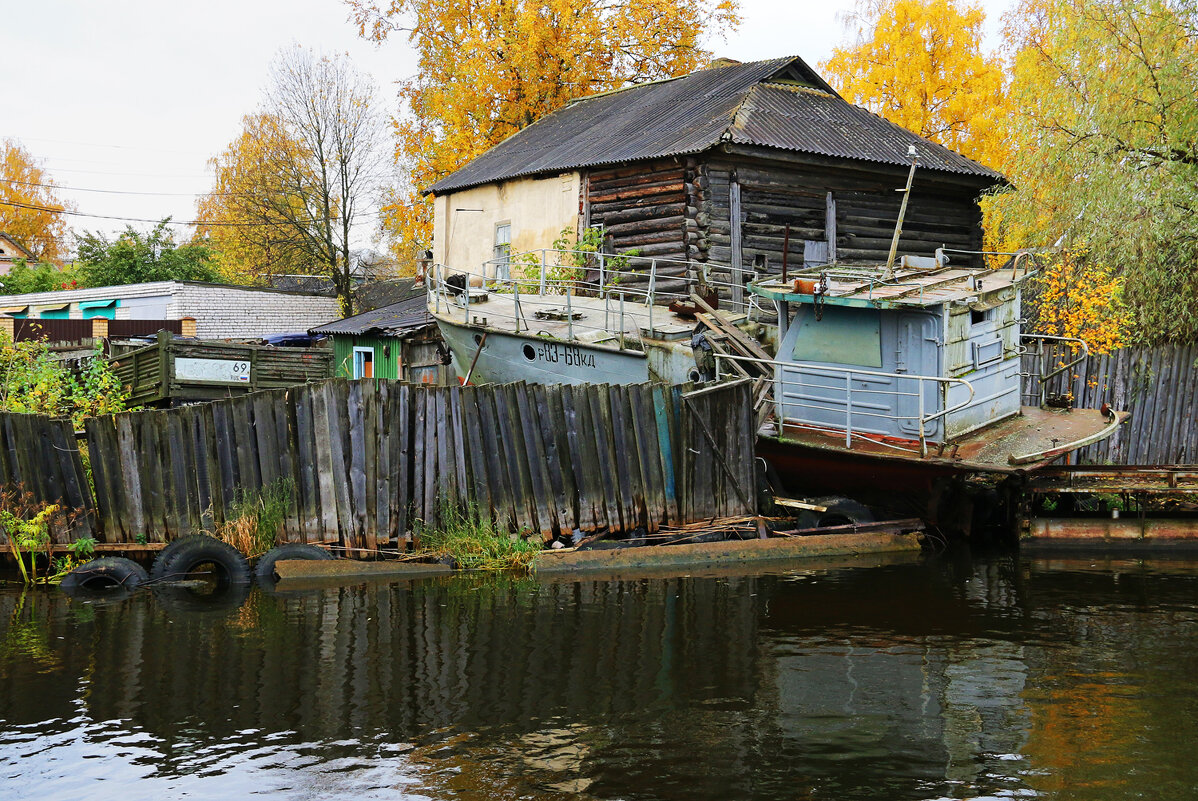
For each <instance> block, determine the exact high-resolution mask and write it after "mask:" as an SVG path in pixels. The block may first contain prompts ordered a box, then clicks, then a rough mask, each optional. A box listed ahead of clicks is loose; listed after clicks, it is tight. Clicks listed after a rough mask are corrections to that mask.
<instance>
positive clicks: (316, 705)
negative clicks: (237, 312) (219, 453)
mask: <svg viewBox="0 0 1198 801" xmlns="http://www.w3.org/2000/svg"><path fill="white" fill-rule="evenodd" d="M225 600H226V602H225V603H223V604H217V605H215V606H206V605H204V604H202V603H199V602H198V601H197V600H196V599H194V598H190V597H188V596H187V595H186V594H185V593H178V592H176V593H173V594H168V593H165V592H161V591H160V592H158V593H154V592H150V591H142V592H139V593H136V594H134V595H132V596H130V597H127V598H124V599H112V600H109V601H107V602H104V603H92V602H82V601H79V600H76V599H71V598H68V597H66V596H65V595H64V594H63V593H61V592H59V591H53V592H40V591H39V592H29V593H24V594H22V593H21V592H20V591H18V590H15V589H4V590H0V635H2V636H0V799H5V801H15V800H16V799H27V798H28V799H38V800H39V801H53V800H55V799H71V800H72V801H78V800H79V799H118V801H135V800H136V799H154V800H155V801H162V800H163V799H175V798H188V799H220V800H221V801H233V799H241V798H246V797H250V796H252V795H258V796H260V797H266V798H270V799H333V798H352V799H376V798H377V799H396V798H412V799H423V798H431V799H441V798H462V799H554V798H583V799H714V800H716V801H730V800H731V799H742V798H745V799H837V801H844V800H845V799H871V800H873V799H964V798H1053V799H1058V798H1059V799H1125V798H1151V799H1185V798H1198V700H1196V693H1195V683H1196V679H1198V647H1196V646H1198V563H1188V562H1180V561H1175V562H1137V561H1103V560H1070V561H1055V562H1054V561H1046V560H1035V559H1027V558H1019V557H1014V556H1002V557H992V558H977V559H970V558H966V557H957V558H947V557H939V558H925V559H919V560H912V561H906V562H901V563H893V564H881V565H871V566H866V565H865V563H864V562H862V561H860V560H859V561H856V562H852V561H846V562H843V563H840V564H837V563H823V562H821V563H806V564H802V565H798V566H790V567H786V568H771V569H769V570H768V571H764V572H759V573H754V574H745V573H743V572H741V573H727V574H722V573H707V574H694V575H689V576H676V575H675V576H656V575H645V576H635V577H630V576H624V577H597V578H586V579H582V580H545V579H542V580H536V579H506V578H495V577H481V578H474V577H454V578H450V579H436V580H426V581H418V582H415V583H404V584H382V583H376V584H363V585H360V586H352V587H339V588H324V589H320V588H315V589H305V590H299V591H295V592H285V593H284V592H277V591H276V592H273V593H267V592H263V591H261V590H258V589H254V590H253V591H252V592H250V593H249V594H248V597H245V598H244V601H242V598H240V597H231V598H228V599H225Z"/></svg>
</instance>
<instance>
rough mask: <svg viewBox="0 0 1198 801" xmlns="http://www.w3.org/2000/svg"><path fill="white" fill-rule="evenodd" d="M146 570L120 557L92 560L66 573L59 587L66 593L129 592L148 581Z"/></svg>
mask: <svg viewBox="0 0 1198 801" xmlns="http://www.w3.org/2000/svg"><path fill="white" fill-rule="evenodd" d="M149 579H150V577H149V575H147V574H146V569H145V568H144V567H142V566H141V565H139V564H138V563H137V562H134V561H133V560H132V559H125V558H124V557H120V556H102V557H100V558H99V559H92V560H91V561H90V562H85V563H83V564H81V565H79V567H77V568H75V569H74V570H72V571H71V572H70V573H67V574H66V575H65V576H64V577H63V579H62V583H61V584H60V585H59V586H60V587H62V589H64V590H66V591H67V592H75V591H76V590H110V589H116V588H118V587H121V588H124V589H127V590H131V589H133V588H134V587H137V586H139V585H141V584H144V583H146V582H147V581H149Z"/></svg>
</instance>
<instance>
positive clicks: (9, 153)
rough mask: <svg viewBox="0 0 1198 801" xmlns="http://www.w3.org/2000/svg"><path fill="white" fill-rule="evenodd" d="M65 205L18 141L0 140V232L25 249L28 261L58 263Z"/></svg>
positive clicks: (63, 244)
mask: <svg viewBox="0 0 1198 801" xmlns="http://www.w3.org/2000/svg"><path fill="white" fill-rule="evenodd" d="M70 208H71V207H70V205H69V204H67V203H64V202H63V201H62V200H60V199H59V197H58V193H57V192H56V191H55V190H54V181H53V179H52V178H50V176H49V175H47V174H46V171H45V170H44V169H42V168H41V166H39V165H38V163H37V160H36V159H35V158H34V157H33V156H32V155H31V154H30V153H29V151H27V150H26V149H25V148H23V147H22V146H21V144H20V143H19V142H15V141H13V140H11V139H5V140H4V142H3V143H0V231H2V232H4V233H6V234H8V235H9V236H11V237H12V238H13V239H15V240H16V242H17V244H18V245H20V246H21V247H23V248H25V249H26V250H28V251H29V254H30V257H31V258H30V263H31V264H32V263H36V262H52V263H55V264H61V262H62V259H63V258H64V257H65V256H66V255H67V246H66V236H67V224H66V218H65V216H64V215H63V214H62V213H61V212H63V211H64V210H69V209H70Z"/></svg>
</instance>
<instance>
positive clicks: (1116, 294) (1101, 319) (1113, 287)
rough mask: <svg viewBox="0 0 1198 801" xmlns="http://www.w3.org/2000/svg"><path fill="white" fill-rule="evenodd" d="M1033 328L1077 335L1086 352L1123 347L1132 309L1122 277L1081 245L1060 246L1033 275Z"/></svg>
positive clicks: (1070, 335)
mask: <svg viewBox="0 0 1198 801" xmlns="http://www.w3.org/2000/svg"><path fill="white" fill-rule="evenodd" d="M1033 281H1034V283H1033V285H1032V287H1031V288H1032V295H1033V296H1034V297H1035V301H1036V311H1037V317H1038V319H1037V325H1036V329H1037V332H1038V333H1042V334H1052V335H1054V336H1062V337H1077V338H1079V339H1083V340H1085V341H1086V344H1088V345H1089V346H1090V352H1091V353H1109V352H1110V351H1112V350H1115V349H1117V348H1121V347H1123V346H1124V345H1125V344H1127V343H1126V341H1125V336H1126V332H1127V329H1128V324H1129V322H1130V318H1131V315H1130V314H1129V313H1128V309H1127V307H1126V305H1125V304H1124V300H1123V278H1122V277H1120V276H1119V275H1118V274H1117V273H1116V271H1115V270H1114V269H1113V268H1112V267H1111V266H1110V265H1107V264H1103V263H1102V262H1101V261H1099V260H1097V259H1094V258H1093V257H1092V256H1091V254H1090V253H1088V252H1087V251H1086V250H1085V249H1084V248H1081V249H1076V250H1066V251H1062V252H1061V253H1060V254H1058V255H1057V256H1056V257H1055V258H1053V259H1052V260H1050V261H1049V262H1048V263H1047V264H1045V265H1043V266H1042V269H1041V271H1040V272H1039V273H1038V274H1037V275H1036V276H1035V277H1034V279H1033Z"/></svg>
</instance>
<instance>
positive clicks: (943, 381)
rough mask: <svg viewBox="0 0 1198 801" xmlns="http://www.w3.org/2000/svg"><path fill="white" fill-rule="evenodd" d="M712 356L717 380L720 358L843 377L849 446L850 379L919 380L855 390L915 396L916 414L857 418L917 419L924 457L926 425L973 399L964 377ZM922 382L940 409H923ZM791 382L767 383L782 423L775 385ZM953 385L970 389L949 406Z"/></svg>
mask: <svg viewBox="0 0 1198 801" xmlns="http://www.w3.org/2000/svg"><path fill="white" fill-rule="evenodd" d="M715 358H716V379H717V380H718V379H719V378H720V361H721V360H727V361H731V362H736V363H742V364H753V365H755V366H757V367H758V369H761V368H764V367H767V366H768V367H769V368H770V372H772V373H773V374H774V375H775V376H783V375H785V374H784V372H783V371H782V370H780V369H778V368H789V369H795V368H798V369H800V370H803V371H804V372H807V373H809V374H814V375H816V376H821V375H822V376H825V377H830V378H835V379H837V380H843V381H844V388H845V429H844V430H845V447H852V445H853V433H854V432H853V415H854V412H853V392H854V390H853V386H852V382H853V381H854V380H863V379H870V378H873V379H892V378H902V379H910V380H914V381H916V382H918V384H917V389H916V390H915V391H914V392H902V391H899V390H897V389H895V390H888V389H858V390H856V391H857V392H858V393H865V394H869V395H888V396H892V397H895V398H900V397H914V398H917V399H918V401H919V413H918V414H917V415H900V414H881V413H878V412H865V411H858V412H857V413H856V414H857V416H859V417H880V418H884V419H888V420H915V421H918V422H919V449H920V455H922V456H927V452H928V445H927V428H928V426H929V425H930V424H931V423H933V422H935V421H936V420H938V419H941V418H944V417H947V416H948V415H950V414H952V413H953V412H957V411H960V410H961V409H964V408H966V407H967V406H969V404H970V403H972V402H973V399H974V396H975V392H974V388H973V384H971V383H970V382H969V381H966V380H965V379H963V378H944V377H942V376H926V375H915V374H912V373H887V372H883V371H880V370H858V369H856V368H852V367H829V366H827V365H822V364H808V363H805V362H783V361H778V360H774V359H768V360H767V359H759V358H756V357H752V356H739V355H735V354H730V353H716V354H715ZM763 372H764V370H763ZM925 382H931V383H933V384H935V385H936V386H937V387H938V390H939V394H940V401H941V406H943V407H944V408H942V409H941V410H940V411H937V412H932V413H928V412H926V411H925V409H924V383H925ZM793 383H794V382H790V381H787V380H786V379H785V378H781V377H775V378H773V379H772V380H771V382H770V385H769V392H770V393H771V394H773V395H775V397H773V398H772V400H773V403H774V404H775V406H777V407H779V410H778V412H777V416H778V419H779V422H780V423H785V422H786V421H787V420H786V418H785V416H784V415H783V414H782V413H781V408H780V407H781V403H782V401H781V400H780V399H779V398H778V397H776V396H777V395H778V394H779V393H777V392H776V391H775V385H781V387H782V392H783V393H785V388H786V385H787V384H793ZM954 384H956V385H959V386H963V387H965V388H966V389H967V390H969V397H968V398H966V399H965V400H963V401H961V402H959V403H956V404H954V405H952V406H949V405H948V391H949V387H950V386H952V385H954ZM798 386H800V387H802V386H805V385H804V384H802V383H800V384H799V385H798ZM806 386H812V387H815V388H825V389H833V388H835V387H833V386H832V385H830V384H809V385H806ZM767 397H768V396H767ZM790 405H794V406H803V407H807V408H820V409H824V408H826V407H822V406H814V405H812V404H804V403H802V402H798V403H794V404H790ZM795 422H801V421H797V420H795Z"/></svg>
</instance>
